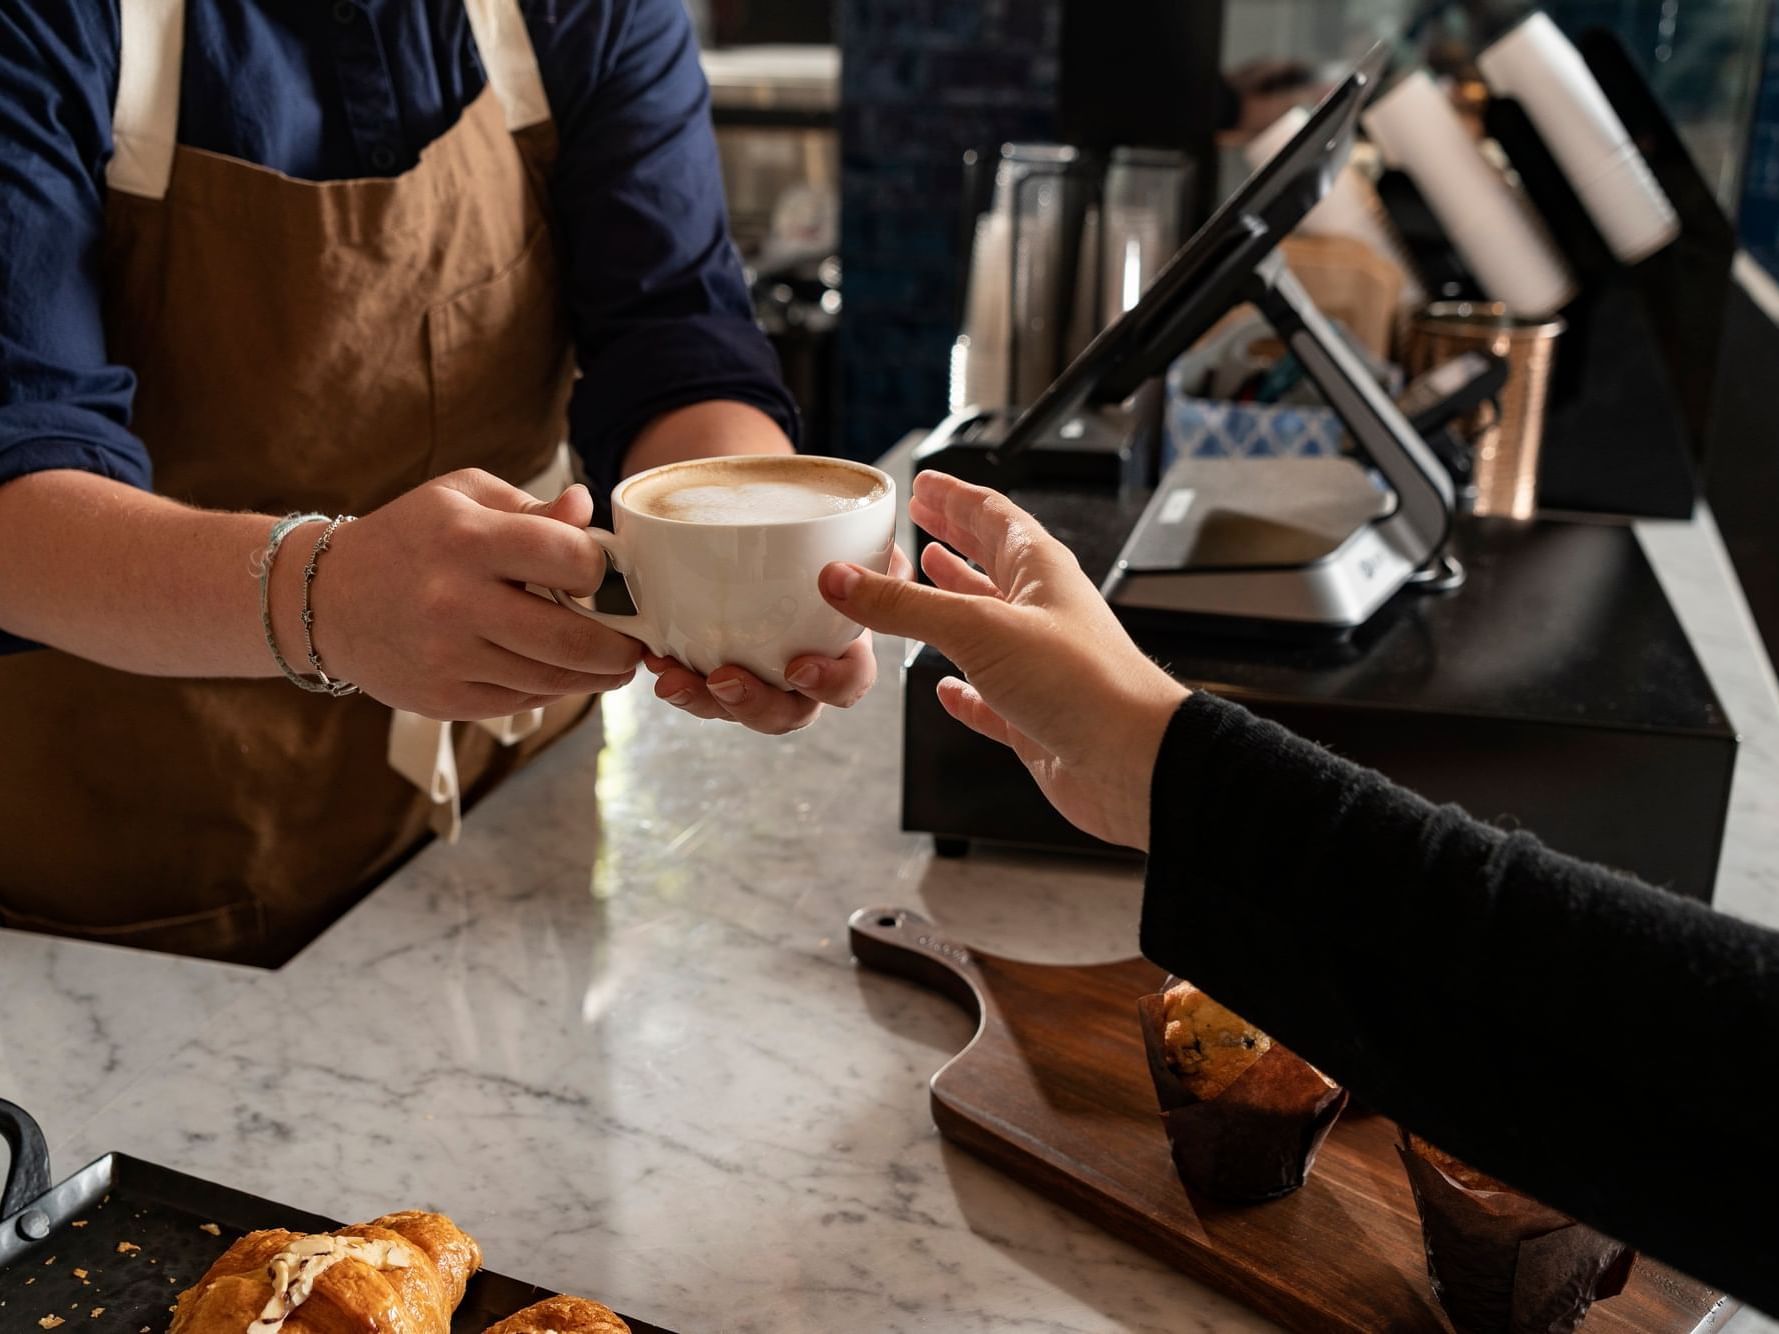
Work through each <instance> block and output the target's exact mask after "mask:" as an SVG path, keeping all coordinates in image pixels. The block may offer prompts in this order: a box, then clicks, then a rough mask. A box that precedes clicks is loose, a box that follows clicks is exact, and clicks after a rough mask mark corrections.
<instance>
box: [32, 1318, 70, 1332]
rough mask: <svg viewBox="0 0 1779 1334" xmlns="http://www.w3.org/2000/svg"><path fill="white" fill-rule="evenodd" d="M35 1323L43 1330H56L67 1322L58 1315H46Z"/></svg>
mask: <svg viewBox="0 0 1779 1334" xmlns="http://www.w3.org/2000/svg"><path fill="white" fill-rule="evenodd" d="M37 1323H38V1325H39V1326H41V1327H42V1328H44V1329H57V1328H59V1327H61V1326H62V1325H65V1324H67V1323H68V1322H67V1321H66V1320H64V1319H62V1317H61V1316H59V1315H46V1316H44V1317H43V1319H41V1320H39V1321H38V1322H37Z"/></svg>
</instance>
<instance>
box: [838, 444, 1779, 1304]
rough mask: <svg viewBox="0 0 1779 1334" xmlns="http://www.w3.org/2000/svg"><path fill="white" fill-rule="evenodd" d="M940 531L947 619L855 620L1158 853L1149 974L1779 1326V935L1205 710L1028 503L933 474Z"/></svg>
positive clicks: (1080, 815) (936, 558)
mask: <svg viewBox="0 0 1779 1334" xmlns="http://www.w3.org/2000/svg"><path fill="white" fill-rule="evenodd" d="M911 510H912V513H913V516H914V518H915V520H916V522H918V523H919V524H921V526H922V527H924V528H926V529H927V530H928V531H930V532H932V533H933V534H934V535H935V536H937V537H939V538H940V539H941V540H943V541H945V542H947V543H949V544H951V545H952V546H954V547H956V548H957V549H958V550H960V551H963V552H964V553H965V554H966V555H968V556H970V557H971V558H973V559H974V560H975V561H977V562H978V563H979V564H980V565H981V566H982V567H983V569H984V570H985V571H986V573H979V572H976V571H974V570H971V569H970V568H969V567H967V566H965V565H964V564H963V563H962V562H961V561H959V560H958V559H957V558H956V557H955V556H951V555H950V554H949V553H944V552H942V551H940V549H939V548H937V547H933V548H929V550H928V555H927V557H926V564H927V569H928V572H929V574H931V575H932V576H933V577H934V579H935V582H936V583H937V584H938V585H939V587H937V588H924V587H914V586H907V585H902V586H897V585H895V584H892V583H890V582H888V581H884V580H880V579H878V578H876V577H875V576H872V575H870V574H868V573H867V572H864V571H860V570H858V569H856V568H855V567H841V566H835V567H830V569H829V570H828V571H827V572H825V573H824V576H823V587H824V589H825V590H826V591H827V592H828V594H829V596H830V598H831V599H832V600H833V602H834V605H835V606H837V607H840V608H842V609H844V610H846V611H847V612H848V613H849V614H851V615H853V616H855V617H856V618H857V619H858V620H860V621H861V622H862V623H864V624H868V625H871V626H873V627H875V628H877V629H880V630H883V631H885V632H887V633H894V634H904V635H910V636H912V637H915V638H919V639H924V640H926V641H928V642H931V643H933V644H934V645H935V646H936V647H938V648H939V649H940V650H941V651H943V652H944V653H946V654H947V656H948V657H950V658H951V659H952V661H953V662H955V663H957V664H958V666H959V667H961V668H962V669H963V670H964V672H965V674H966V675H967V676H968V677H969V684H965V683H963V682H960V681H955V680H953V681H949V682H947V683H945V684H944V685H943V686H942V687H941V698H942V700H943V702H944V703H945V706H946V708H947V709H948V710H949V711H950V712H952V713H953V714H954V715H955V716H957V717H958V718H960V719H961V720H962V721H964V722H965V723H967V724H969V725H970V726H973V727H975V728H976V729H977V730H979V731H982V732H984V733H985V734H986V735H989V736H991V737H995V738H997V739H1000V740H1003V741H1006V742H1008V743H1009V744H1011V745H1013V746H1014V748H1015V749H1016V750H1017V751H1018V753H1019V754H1020V757H1021V758H1022V759H1023V760H1024V761H1025V762H1026V764H1027V767H1028V768H1030V769H1031V770H1032V772H1033V774H1034V776H1035V777H1036V778H1037V779H1038V781H1039V783H1040V785H1042V786H1043V787H1044V790H1045V792H1046V794H1047V795H1049V796H1050V797H1051V799H1052V801H1053V802H1055V803H1056V804H1057V805H1058V808H1059V809H1061V810H1062V811H1063V813H1064V814H1065V815H1068V816H1069V817H1070V818H1071V819H1073V820H1075V821H1076V823H1078V824H1080V825H1082V827H1084V828H1086V829H1088V830H1089V831H1090V832H1093V833H1096V834H1099V835H1100V836H1102V837H1107V838H1111V839H1114V840H1116V841H1122V842H1127V843H1130V844H1132V845H1134V846H1147V847H1148V848H1149V851H1150V867H1149V877H1148V886H1147V890H1146V894H1145V903H1144V912H1143V925H1142V945H1143V950H1144V953H1145V954H1147V955H1148V956H1149V957H1150V958H1152V959H1154V960H1155V961H1156V962H1158V963H1161V964H1163V965H1164V966H1166V967H1168V968H1170V969H1172V970H1174V971H1176V972H1178V973H1180V974H1181V975H1183V976H1186V977H1189V978H1191V979H1192V980H1193V981H1194V982H1197V983H1199V984H1200V985H1202V986H1203V987H1204V988H1205V989H1206V990H1208V991H1210V992H1211V993H1212V994H1213V995H1215V996H1217V997H1218V998H1219V999H1220V1000H1222V1001H1224V1002H1225V1003H1226V1004H1228V1005H1230V1006H1231V1007H1232V1008H1234V1009H1235V1010H1237V1011H1239V1012H1240V1013H1242V1014H1243V1015H1245V1016H1246V1017H1247V1018H1249V1019H1251V1020H1252V1021H1254V1022H1255V1023H1257V1024H1259V1025H1261V1026H1262V1027H1264V1028H1266V1029H1267V1030H1269V1031H1270V1032H1272V1033H1273V1034H1274V1035H1276V1036H1277V1037H1278V1038H1279V1039H1280V1040H1281V1041H1283V1042H1285V1043H1287V1044H1288V1045H1290V1046H1291V1047H1293V1048H1295V1049H1296V1050H1297V1051H1299V1052H1300V1053H1301V1054H1302V1055H1303V1056H1305V1057H1306V1058H1307V1059H1309V1060H1311V1061H1313V1062H1315V1063H1316V1064H1317V1065H1319V1066H1321V1067H1322V1068H1324V1069H1325V1070H1327V1071H1328V1073H1329V1074H1330V1075H1332V1076H1333V1077H1335V1078H1336V1079H1339V1080H1340V1081H1341V1082H1342V1083H1344V1084H1346V1085H1348V1086H1349V1087H1350V1088H1352V1089H1353V1091H1354V1092H1355V1094H1356V1095H1357V1096H1358V1097H1359V1098H1361V1099H1362V1100H1363V1101H1364V1102H1366V1103H1368V1104H1370V1105H1371V1106H1373V1107H1375V1108H1376V1109H1377V1110H1379V1111H1381V1112H1384V1113H1385V1114H1387V1115H1390V1116H1393V1117H1396V1118H1397V1119H1399V1120H1401V1121H1402V1122H1404V1123H1405V1124H1407V1125H1408V1126H1410V1127H1411V1128H1413V1129H1414V1130H1416V1131H1418V1132H1419V1133H1421V1134H1423V1135H1425V1136H1426V1137H1427V1138H1429V1139H1431V1140H1433V1141H1434V1142H1435V1143H1438V1144H1440V1145H1441V1146H1443V1147H1444V1148H1446V1149H1448V1150H1449V1151H1451V1152H1453V1153H1456V1154H1458V1155H1460V1156H1461V1157H1464V1158H1467V1159H1469V1160H1471V1161H1472V1162H1474V1163H1475V1164H1476V1165H1477V1166H1479V1167H1481V1168H1483V1169H1485V1170H1487V1171H1489V1172H1491V1173H1494V1174H1495V1175H1497V1176H1500V1177H1502V1178H1504V1179H1506V1180H1508V1181H1510V1182H1512V1183H1513V1184H1514V1185H1516V1186H1519V1187H1521V1188H1522V1189H1524V1190H1527V1191H1529V1192H1531V1193H1532V1194H1534V1195H1537V1196H1539V1197H1541V1198H1543V1199H1544V1200H1546V1201H1547V1202H1549V1203H1551V1204H1553V1205H1556V1206H1558V1207H1561V1208H1564V1209H1567V1210H1570V1211H1572V1212H1574V1213H1575V1214H1577V1215H1578V1216H1580V1217H1582V1218H1584V1219H1586V1220H1588V1221H1590V1222H1592V1223H1595V1224H1597V1225H1598V1226H1600V1227H1602V1228H1604V1229H1605V1230H1607V1231H1609V1232H1612V1233H1614V1234H1616V1235H1618V1236H1620V1237H1621V1238H1623V1239H1625V1240H1627V1241H1630V1242H1632V1243H1634V1244H1636V1245H1638V1246H1640V1247H1643V1248H1646V1249H1648V1250H1649V1251H1651V1252H1652V1253H1654V1254H1656V1255H1658V1256H1660V1257H1662V1258H1663V1259H1666V1260H1669V1261H1672V1262H1673V1263H1675V1264H1677V1265H1679V1266H1680V1267H1682V1268H1684V1269H1687V1270H1689V1271H1691V1272H1693V1273H1696V1274H1698V1275H1700V1276H1702V1277H1704V1278H1707V1279H1709V1280H1714V1281H1716V1282H1719V1283H1722V1284H1724V1285H1725V1286H1727V1287H1729V1288H1730V1289H1731V1290H1732V1291H1735V1292H1737V1293H1738V1294H1739V1295H1742V1296H1744V1297H1747V1298H1749V1299H1751V1300H1754V1301H1757V1302H1761V1303H1762V1304H1764V1305H1766V1306H1767V1307H1768V1308H1769V1309H1779V1278H1776V1277H1775V1274H1774V1271H1773V1270H1772V1268H1771V1266H1770V1265H1769V1264H1768V1261H1767V1252H1768V1250H1769V1249H1770V1247H1769V1246H1768V1245H1767V1244H1766V1241H1765V1239H1766V1238H1768V1237H1770V1235H1771V1225H1770V1220H1769V1219H1768V1218H1767V1216H1766V1215H1767V1212H1768V1205H1767V1201H1768V1200H1769V1199H1770V1198H1771V1197H1772V1195H1773V1193H1774V1192H1775V1191H1776V1190H1779V1166H1775V1160H1774V1158H1773V1156H1772V1155H1771V1154H1770V1153H1769V1152H1768V1143H1769V1141H1770V1140H1771V1138H1772V1135H1773V1126H1774V1124H1775V1121H1776V1109H1779V935H1776V934H1775V933H1773V932H1770V931H1765V930H1762V929H1760V928H1758V927H1754V926H1751V925H1748V924H1746V923H1743V922H1739V921H1737V920H1735V919H1733V918H1730V917H1726V916H1723V915H1721V914H1718V913H1714V912H1712V911H1711V910H1710V909H1708V908H1705V907H1704V906H1702V905H1700V904H1697V903H1693V902H1690V901H1688V900H1685V899H1682V898H1679V897H1676V896H1674V895H1671V894H1667V893H1664V892H1662V891H1660V890H1656V889H1653V888H1650V887H1649V886H1647V885H1644V884H1641V883H1639V882H1638V881H1636V880H1635V879H1633V878H1632V877H1629V876H1624V875H1619V874H1615V873H1613V872H1611V871H1608V870H1605V869H1603V868H1599V867H1592V866H1587V865H1584V864H1582V863H1579V862H1576V861H1574V860H1572V859H1569V858H1566V857H1562V856H1560V855H1558V854H1556V853H1553V852H1550V851H1549V850H1547V849H1545V848H1544V847H1542V846H1541V845H1540V844H1538V842H1537V841H1536V840H1535V839H1533V838H1531V837H1530V836H1528V835H1525V834H1512V835H1510V834H1506V833H1503V832H1501V831H1499V830H1496V829H1493V828H1491V827H1489V826H1487V825H1484V824H1481V823H1479V822H1478V821H1475V820H1472V819H1470V818H1469V817H1468V816H1466V815H1464V814H1463V813H1462V812H1461V811H1458V810H1456V809H1454V808H1450V807H1446V808H1436V807H1434V806H1431V805H1429V804H1428V803H1426V802H1423V801H1421V800H1420V799H1419V798H1417V797H1415V796H1413V795H1412V794H1410V793H1408V792H1406V791H1404V790H1403V789H1401V788H1399V787H1396V786H1395V785H1393V784H1391V783H1390V782H1388V781H1387V780H1386V779H1384V778H1382V777H1381V776H1380V775H1378V774H1375V773H1372V772H1370V771H1368V770H1364V769H1361V768H1359V767H1358V766H1356V765H1353V764H1350V763H1348V762H1346V761H1343V760H1341V759H1338V758H1337V757H1335V756H1333V755H1330V754H1329V753H1328V752H1326V751H1324V750H1322V749H1321V748H1319V747H1317V746H1315V745H1312V744H1311V743H1309V742H1307V741H1304V740H1302V739H1300V738H1298V737H1296V736H1293V735H1292V734H1291V733H1289V732H1286V731H1285V730H1284V729H1282V728H1279V727H1276V726H1274V725H1272V724H1270V723H1265V722H1262V721H1260V720H1259V719H1257V718H1255V717H1253V716H1252V715H1250V714H1249V713H1247V712H1246V711H1245V710H1243V709H1241V708H1239V707H1237V706H1236V705H1233V704H1230V703H1227V702H1225V701H1221V700H1217V699H1215V698H1212V697H1210V696H1208V695H1205V694H1202V693H1197V694H1193V695H1191V696H1190V697H1185V696H1186V692H1185V691H1184V690H1183V689H1182V688H1180V687H1178V686H1176V685H1174V684H1173V683H1172V682H1171V681H1169V680H1168V679H1167V678H1166V676H1165V674H1164V673H1162V672H1161V670H1160V669H1159V668H1157V667H1155V666H1154V665H1153V664H1152V663H1149V662H1148V660H1147V659H1146V658H1144V657H1143V655H1142V653H1141V652H1140V651H1139V650H1138V649H1137V648H1136V646H1135V645H1134V644H1132V643H1131V641H1130V640H1129V638H1128V637H1127V636H1126V635H1125V634H1124V633H1123V632H1122V630H1121V629H1120V628H1119V627H1118V626H1117V624H1116V622H1115V620H1114V619H1113V618H1112V617H1111V615H1110V612H1109V611H1107V609H1106V608H1105V605H1104V603H1103V601H1101V600H1100V599H1099V597H1098V595H1097V593H1096V592H1095V590H1094V589H1093V587H1092V585H1091V584H1090V583H1089V582H1088V580H1087V579H1086V578H1085V577H1084V576H1083V575H1082V574H1081V572H1080V570H1079V569H1078V567H1077V566H1076V565H1075V562H1074V560H1073V558H1072V557H1071V556H1070V555H1069V554H1068V553H1067V551H1066V550H1064V549H1063V548H1062V547H1061V546H1060V544H1058V543H1057V542H1055V541H1054V539H1052V538H1050V537H1049V536H1048V535H1046V534H1045V533H1044V532H1043V531H1042V529H1041V528H1040V527H1039V526H1038V525H1037V524H1036V522H1035V521H1033V520H1032V519H1031V518H1030V516H1029V515H1025V514H1023V513H1022V512H1021V511H1019V510H1018V509H1017V508H1015V507H1014V506H1013V505H1012V504H1011V503H1010V502H1008V501H1006V500H1005V499H1004V498H1002V497H999V496H995V495H994V494H993V493H991V492H986V491H983V490H981V489H979V488H976V487H970V486H966V485H964V484H963V483H960V482H956V481H954V480H953V479H950V478H946V477H938V476H933V475H931V474H923V475H922V477H921V478H920V479H918V480H917V482H916V486H915V498H914V501H913V504H912V506H911ZM1182 701H1183V702H1182ZM1601 781H1602V782H1610V781H1611V775H1609V774H1604V775H1602V776H1601ZM1121 812H1123V813H1128V812H1140V815H1141V818H1140V819H1131V818H1129V816H1128V814H1121Z"/></svg>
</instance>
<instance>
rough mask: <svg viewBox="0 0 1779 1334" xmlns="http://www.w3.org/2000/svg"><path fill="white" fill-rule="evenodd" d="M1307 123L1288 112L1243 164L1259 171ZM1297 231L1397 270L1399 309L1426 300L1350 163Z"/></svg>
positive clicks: (1379, 206) (1301, 114)
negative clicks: (1359, 250)
mask: <svg viewBox="0 0 1779 1334" xmlns="http://www.w3.org/2000/svg"><path fill="white" fill-rule="evenodd" d="M1309 118H1310V113H1309V112H1308V111H1305V110H1304V109H1303V108H1302V107H1292V108H1291V110H1289V111H1287V112H1286V113H1285V114H1284V115H1282V116H1280V117H1279V118H1278V119H1277V120H1275V121H1274V122H1273V123H1272V124H1271V125H1269V126H1267V128H1266V129H1265V130H1263V131H1262V132H1261V133H1260V134H1258V135H1256V136H1255V137H1254V138H1253V139H1252V140H1250V141H1249V143H1248V146H1247V147H1246V148H1245V149H1243V150H1242V151H1243V152H1244V153H1246V154H1247V157H1248V165H1249V166H1250V167H1252V168H1253V169H1254V170H1256V171H1258V170H1259V169H1260V168H1261V167H1263V166H1265V165H1266V164H1267V163H1268V162H1270V161H1271V160H1272V159H1273V158H1274V157H1275V156H1276V155H1277V154H1278V153H1279V152H1280V151H1282V150H1283V149H1284V147H1285V145H1286V144H1288V143H1290V142H1291V141H1292V140H1293V139H1295V138H1296V137H1297V132H1298V131H1299V130H1301V129H1302V128H1303V127H1304V126H1305V125H1307V124H1308V123H1309ZM1298 230H1299V231H1301V232H1303V233H1305V234H1306V235H1309V236H1344V237H1347V238H1348V239H1350V240H1354V241H1359V242H1362V243H1364V244H1365V245H1368V246H1370V247H1371V248H1372V249H1373V250H1375V251H1377V253H1378V254H1380V255H1382V256H1383V257H1384V258H1385V259H1387V260H1389V261H1390V262H1391V263H1392V264H1394V265H1395V266H1396V267H1397V268H1399V269H1401V270H1402V278H1403V282H1402V304H1403V305H1404V306H1419V305H1421V304H1422V303H1424V302H1425V301H1426V299H1427V294H1426V292H1425V291H1423V290H1422V288H1421V284H1420V282H1419V280H1418V279H1417V277H1416V274H1415V268H1414V262H1413V261H1412V260H1410V259H1409V257H1408V251H1407V248H1406V247H1404V246H1403V244H1402V241H1401V239H1400V238H1399V237H1398V236H1397V235H1396V229H1395V228H1394V227H1392V226H1391V225H1390V222H1389V216H1388V214H1386V213H1385V211H1384V203H1383V201H1382V200H1381V199H1379V198H1378V194H1377V190H1376V189H1375V188H1374V187H1373V186H1372V183H1371V181H1370V179H1369V178H1368V177H1367V176H1366V175H1365V173H1364V172H1362V171H1360V170H1359V168H1358V167H1356V166H1354V165H1353V164H1352V163H1351V162H1348V163H1347V164H1346V165H1345V166H1343V167H1342V168H1341V169H1340V172H1339V173H1338V174H1337V175H1336V176H1335V178H1334V183H1333V184H1332V185H1331V186H1329V187H1328V193H1327V194H1326V195H1324V196H1323V197H1322V202H1321V203H1320V204H1317V205H1316V206H1315V208H1313V209H1311V210H1310V212H1309V213H1308V215H1307V216H1305V218H1304V220H1303V221H1302V222H1301V223H1299V224H1298Z"/></svg>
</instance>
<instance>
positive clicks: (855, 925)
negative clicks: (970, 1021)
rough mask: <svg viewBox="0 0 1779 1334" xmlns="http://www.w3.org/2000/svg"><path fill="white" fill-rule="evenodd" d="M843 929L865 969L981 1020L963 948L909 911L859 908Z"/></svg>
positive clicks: (971, 962)
mask: <svg viewBox="0 0 1779 1334" xmlns="http://www.w3.org/2000/svg"><path fill="white" fill-rule="evenodd" d="M846 925H847V930H848V933H849V935H850V937H851V941H852V953H853V957H854V958H856V959H857V960H858V961H859V962H860V963H861V964H863V965H864V966H865V967H867V968H872V969H875V970H876V971H878V972H880V973H889V974H891V975H893V976H895V977H905V978H907V979H909V981H911V982H918V983H920V984H921V985H922V986H924V987H931V988H932V989H933V990H934V991H937V992H938V993H939V994H940V995H942V996H946V997H949V998H950V999H951V1000H954V1001H956V1002H957V1003H958V1004H959V1005H961V1006H962V1007H963V1008H964V1009H965V1010H967V1011H968V1012H969V1013H970V1015H971V1016H972V1017H974V1018H976V1019H981V1018H982V986H981V983H982V974H981V971H980V970H979V969H978V967H977V964H976V956H975V955H974V954H972V953H971V952H970V949H969V947H968V946H967V945H960V944H958V943H957V942H956V941H954V940H948V939H946V937H945V935H944V933H943V932H941V931H940V930H939V929H938V928H937V927H936V926H934V925H933V923H932V922H931V921H930V920H928V919H927V918H925V917H922V916H921V915H920V914H919V913H917V912H915V911H913V910H912V909H910V908H860V909H859V910H858V911H857V912H855V913H854V914H853V915H852V916H851V917H850V918H849V919H847V924H846Z"/></svg>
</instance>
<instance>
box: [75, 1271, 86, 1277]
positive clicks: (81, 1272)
mask: <svg viewBox="0 0 1779 1334" xmlns="http://www.w3.org/2000/svg"><path fill="white" fill-rule="evenodd" d="M74 1277H75V1278H85V1277H86V1270H84V1269H76V1270H75V1271H74Z"/></svg>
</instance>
